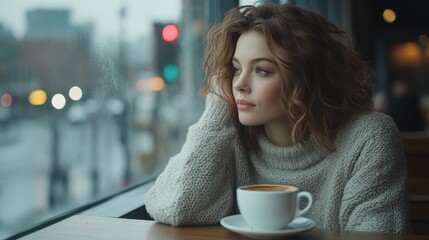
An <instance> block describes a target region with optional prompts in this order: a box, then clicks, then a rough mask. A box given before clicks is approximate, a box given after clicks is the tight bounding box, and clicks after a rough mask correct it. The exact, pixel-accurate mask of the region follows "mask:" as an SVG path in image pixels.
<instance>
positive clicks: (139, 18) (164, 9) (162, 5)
mask: <svg viewBox="0 0 429 240" xmlns="http://www.w3.org/2000/svg"><path fill="white" fill-rule="evenodd" d="M121 6H125V7H126V9H127V18H126V20H125V24H124V26H125V29H126V34H125V35H126V36H125V38H126V40H127V41H129V42H134V41H136V40H138V39H139V38H141V37H142V36H147V35H149V34H151V33H152V22H154V21H161V22H174V21H179V20H180V16H181V14H182V0H0V23H1V24H3V26H4V27H6V28H7V29H9V30H11V31H12V32H13V33H14V35H15V37H17V38H18V39H20V38H22V37H23V36H24V34H25V31H26V26H25V25H26V24H25V22H26V19H25V14H26V11H28V10H33V9H37V8H49V9H70V10H71V22H72V24H73V25H82V24H87V23H90V22H92V23H93V24H94V27H95V29H94V30H95V38H96V39H97V38H102V39H117V37H118V32H119V30H118V29H119V26H120V24H119V9H121Z"/></svg>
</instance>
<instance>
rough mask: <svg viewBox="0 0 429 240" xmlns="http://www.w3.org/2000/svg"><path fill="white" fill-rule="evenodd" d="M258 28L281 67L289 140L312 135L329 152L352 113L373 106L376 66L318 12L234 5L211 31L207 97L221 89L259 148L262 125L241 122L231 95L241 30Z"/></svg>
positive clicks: (207, 51)
mask: <svg viewBox="0 0 429 240" xmlns="http://www.w3.org/2000/svg"><path fill="white" fill-rule="evenodd" d="M249 30H254V31H259V32H261V33H263V34H264V35H265V38H266V40H267V44H268V46H269V49H270V51H271V54H272V55H273V58H274V60H275V63H276V65H277V66H278V67H279V69H280V72H281V77H282V79H284V81H283V82H282V94H281V99H279V101H280V102H281V104H282V106H283V107H284V109H285V110H286V111H287V113H288V118H289V121H290V122H291V123H292V127H293V128H292V140H293V142H294V143H295V144H296V143H303V144H305V143H306V142H307V140H309V137H310V136H311V137H312V138H313V139H314V140H315V142H316V143H317V144H318V145H320V146H322V147H323V148H324V149H325V150H327V151H328V152H332V151H335V147H334V139H335V135H336V133H337V131H338V129H339V128H340V126H341V125H342V124H344V123H345V122H346V121H347V120H348V119H349V118H350V116H352V115H353V114H356V113H359V112H364V111H370V110H372V99H371V98H372V91H373V86H372V80H371V76H372V70H371V69H370V68H369V67H368V65H367V64H366V63H365V62H364V61H363V60H362V59H361V58H360V57H359V55H358V54H357V53H356V52H355V51H354V50H353V46H352V41H351V38H350V36H349V35H347V34H346V33H345V32H344V31H342V30H341V29H339V28H338V27H337V26H336V25H335V24H333V23H331V22H329V21H328V20H327V19H325V18H324V17H323V16H322V15H321V14H319V13H317V12H313V11H311V10H307V9H303V8H300V7H297V6H294V5H292V4H282V5H274V4H269V3H265V4H262V5H259V6H257V7H255V6H242V7H237V8H234V9H231V10H230V11H229V12H228V13H227V14H226V16H225V18H224V21H223V22H221V23H220V24H219V25H216V26H214V27H213V28H212V29H211V30H210V31H209V32H208V34H207V36H206V41H205V43H206V47H205V61H204V67H205V69H206V79H207V81H206V84H205V86H204V88H203V90H202V93H203V95H206V94H208V93H210V92H212V93H214V94H217V95H218V96H219V97H221V98H222V99H223V100H224V101H226V102H227V103H228V106H229V107H228V114H229V117H230V119H231V120H232V122H233V123H234V125H235V126H236V127H237V128H238V129H239V135H240V138H241V139H243V140H244V141H243V142H246V143H248V146H257V135H258V134H259V132H260V129H261V126H256V127H255V126H243V125H241V124H240V123H239V121H238V113H237V108H236V104H235V100H234V97H233V94H232V79H233V71H232V69H233V66H232V59H233V56H234V52H235V47H236V43H237V40H238V38H239V37H240V35H241V34H242V33H244V32H246V31H249Z"/></svg>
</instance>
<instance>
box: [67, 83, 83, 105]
mask: <svg viewBox="0 0 429 240" xmlns="http://www.w3.org/2000/svg"><path fill="white" fill-rule="evenodd" d="M82 96H83V93H82V89H80V87H78V86H74V87H71V88H70V90H69V97H70V98H71V99H72V100H74V101H79V100H80V99H81V98H82Z"/></svg>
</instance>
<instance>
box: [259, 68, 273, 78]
mask: <svg viewBox="0 0 429 240" xmlns="http://www.w3.org/2000/svg"><path fill="white" fill-rule="evenodd" d="M256 73H257V74H259V75H262V76H267V75H269V74H270V72H268V71H267V70H265V69H263V68H256Z"/></svg>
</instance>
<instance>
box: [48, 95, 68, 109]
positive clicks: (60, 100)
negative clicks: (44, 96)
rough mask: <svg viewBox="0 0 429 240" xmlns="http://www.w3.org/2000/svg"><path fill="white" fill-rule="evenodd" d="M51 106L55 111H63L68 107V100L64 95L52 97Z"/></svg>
mask: <svg viewBox="0 0 429 240" xmlns="http://www.w3.org/2000/svg"><path fill="white" fill-rule="evenodd" d="M51 104H52V106H53V107H54V108H55V109H62V108H64V107H65V106H66V98H65V97H64V95H62V94H60V93H57V94H55V95H54V96H53V97H52V100H51Z"/></svg>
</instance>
